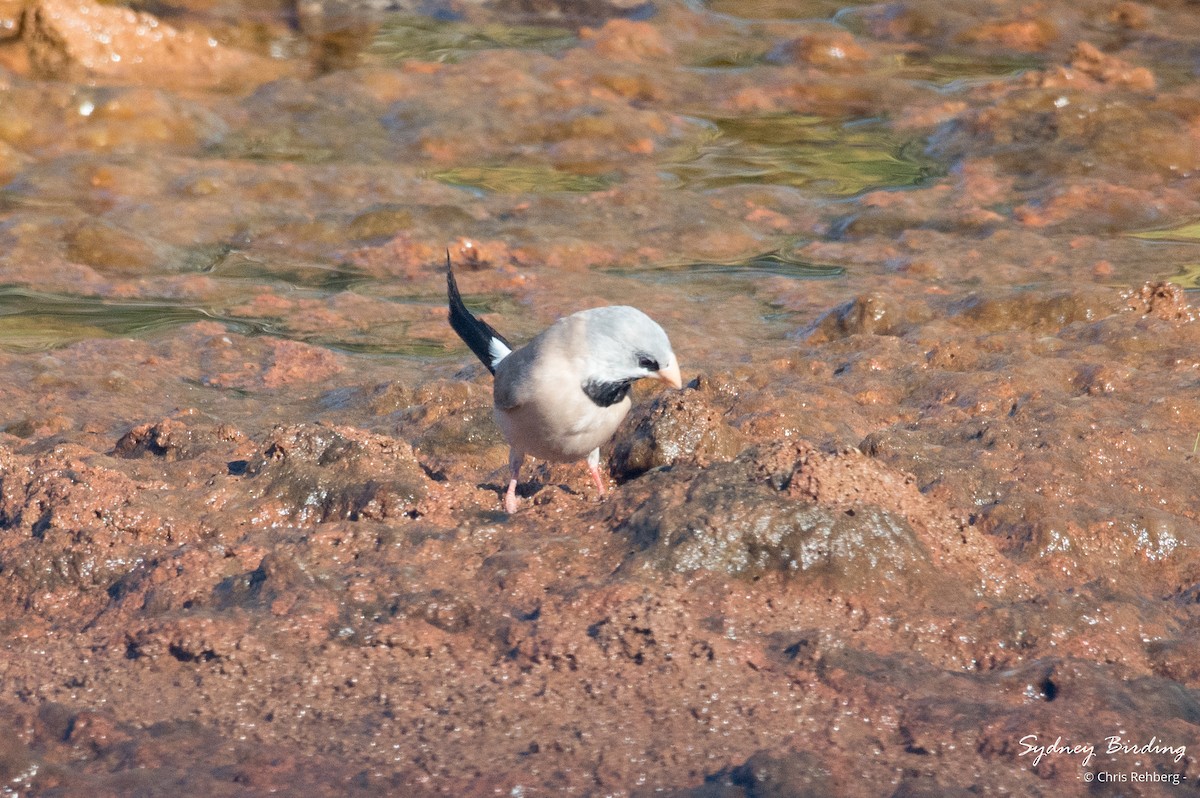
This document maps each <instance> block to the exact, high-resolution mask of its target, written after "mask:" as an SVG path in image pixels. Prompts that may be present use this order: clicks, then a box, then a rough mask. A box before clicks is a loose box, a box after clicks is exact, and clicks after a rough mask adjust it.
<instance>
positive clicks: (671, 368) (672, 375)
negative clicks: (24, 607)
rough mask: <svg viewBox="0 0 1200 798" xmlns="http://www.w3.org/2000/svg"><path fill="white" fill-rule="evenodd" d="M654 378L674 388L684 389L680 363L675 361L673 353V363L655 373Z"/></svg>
mask: <svg viewBox="0 0 1200 798" xmlns="http://www.w3.org/2000/svg"><path fill="white" fill-rule="evenodd" d="M654 376H655V377H657V378H658V379H660V380H662V381H663V382H665V383H666V384H667V385H670V386H671V387H672V388H682V387H683V379H682V378H681V377H680V376H679V363H677V362H676V361H675V353H674V352H672V353H671V362H670V363H668V364H667V365H665V366H663V367H662V368H660V369H659V370H658V371H656V372H654Z"/></svg>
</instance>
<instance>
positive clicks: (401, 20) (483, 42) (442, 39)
mask: <svg viewBox="0 0 1200 798" xmlns="http://www.w3.org/2000/svg"><path fill="white" fill-rule="evenodd" d="M576 38H577V37H576V36H575V34H574V33H573V32H571V31H569V30H566V29H564V28H557V27H550V26H536V25H505V24H500V23H490V24H481V25H480V24H471V23H467V22H441V21H438V20H435V19H430V18H428V17H415V16H404V15H402V16H393V17H389V18H388V19H387V21H385V22H384V23H383V25H382V26H381V27H380V28H379V31H378V32H377V33H376V35H375V38H374V41H373V42H372V44H371V47H370V48H369V50H368V53H369V54H371V55H374V56H378V57H381V58H384V59H386V60H389V61H407V60H421V61H449V62H454V61H458V60H460V59H461V58H462V57H463V56H465V55H468V54H470V53H471V52H474V51H478V50H498V49H516V50H540V51H542V52H547V53H554V52H558V51H561V50H563V49H565V48H567V47H570V46H571V45H572V44H574V43H575V41H576Z"/></svg>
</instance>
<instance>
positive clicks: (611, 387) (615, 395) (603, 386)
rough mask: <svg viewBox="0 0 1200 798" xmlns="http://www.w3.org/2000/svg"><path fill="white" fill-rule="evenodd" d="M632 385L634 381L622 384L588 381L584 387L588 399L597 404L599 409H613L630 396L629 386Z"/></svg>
mask: <svg viewBox="0 0 1200 798" xmlns="http://www.w3.org/2000/svg"><path fill="white" fill-rule="evenodd" d="M632 384H633V380H621V381H620V382H595V381H594V380H588V381H587V382H585V383H584V384H583V386H582V387H583V392H584V393H585V394H587V398H588V399H591V400H592V401H593V402H595V403H596V405H597V406H598V407H612V406H613V405H615V404H616V403H617V402H619V401H621V400H622V399H624V398H625V397H626V396H628V395H629V386H630V385H632Z"/></svg>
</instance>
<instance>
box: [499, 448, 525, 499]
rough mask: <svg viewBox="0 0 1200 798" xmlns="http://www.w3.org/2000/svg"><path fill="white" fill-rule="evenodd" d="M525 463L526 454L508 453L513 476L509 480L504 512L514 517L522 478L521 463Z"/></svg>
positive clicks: (510, 470)
mask: <svg viewBox="0 0 1200 798" xmlns="http://www.w3.org/2000/svg"><path fill="white" fill-rule="evenodd" d="M523 462H525V453H524V452H518V451H517V450H516V449H512V450H510V451H509V453H508V470H509V473H510V474H511V475H512V476H511V477H510V478H509V480H508V491H507V492H506V493H505V494H504V511H505V512H506V513H508V514H509V515H512V514H513V513H515V512H516V511H517V480H518V479H519V478H520V477H521V463H523Z"/></svg>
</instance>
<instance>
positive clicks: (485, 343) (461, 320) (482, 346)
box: [446, 250, 512, 374]
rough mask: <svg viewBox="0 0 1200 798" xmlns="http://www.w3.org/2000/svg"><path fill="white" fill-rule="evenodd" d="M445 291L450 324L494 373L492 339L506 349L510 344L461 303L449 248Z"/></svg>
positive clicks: (509, 347) (510, 347)
mask: <svg viewBox="0 0 1200 798" xmlns="http://www.w3.org/2000/svg"><path fill="white" fill-rule="evenodd" d="M446 292H447V294H448V295H449V297H450V326H451V327H453V328H454V331H455V332H456V333H458V337H459V338H461V339H463V342H464V343H466V345H467V346H469V347H471V351H472V352H474V353H475V357H477V358H479V360H480V362H482V363H483V365H485V366H487V370H488V371H490V372H492V373H493V374H495V373H496V367H495V366H494V365H492V349H491V343H492V341H499V342H500V343H502V344H504V346H505V348H507V349H512V345H511V344H509V342H508V341H506V340H504V336H503V335H501V334H500V333H498V332H496V331H495V330H494V329H493V328H492V325H490V324H488V323H487V322H486V321H484V320H483V319H477V318H475V316H473V315H471V311H469V310H467V306H466V305H464V304H463V301H462V294H460V293H458V283H456V282H455V281H454V270H453V269H452V268H451V267H450V251H449V250H447V251H446Z"/></svg>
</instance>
